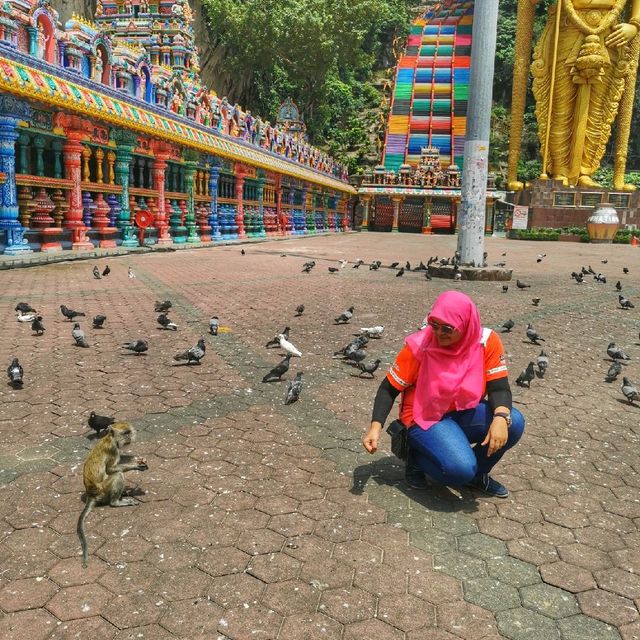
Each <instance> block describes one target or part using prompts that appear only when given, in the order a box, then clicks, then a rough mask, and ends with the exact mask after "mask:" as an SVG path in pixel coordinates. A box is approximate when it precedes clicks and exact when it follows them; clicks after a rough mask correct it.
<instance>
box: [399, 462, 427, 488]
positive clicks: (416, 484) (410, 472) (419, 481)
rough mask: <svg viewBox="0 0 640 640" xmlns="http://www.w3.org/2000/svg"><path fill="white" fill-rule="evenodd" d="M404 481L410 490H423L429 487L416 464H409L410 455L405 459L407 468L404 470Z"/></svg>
mask: <svg viewBox="0 0 640 640" xmlns="http://www.w3.org/2000/svg"><path fill="white" fill-rule="evenodd" d="M404 479H405V481H406V483H407V485H409V487H411V488H412V489H425V488H426V487H428V486H429V483H428V482H427V479H426V478H425V476H424V472H423V471H422V469H421V468H420V467H419V466H418V465H417V464H413V463H412V462H411V455H409V457H408V458H407V466H406V467H405V469H404Z"/></svg>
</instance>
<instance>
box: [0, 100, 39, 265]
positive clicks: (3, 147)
mask: <svg viewBox="0 0 640 640" xmlns="http://www.w3.org/2000/svg"><path fill="white" fill-rule="evenodd" d="M31 113H32V112H31V107H30V106H29V105H28V104H24V103H23V102H20V101H19V100H16V99H15V98H14V97H13V96H10V95H4V96H1V95H0V172H2V173H4V174H5V175H6V179H5V182H4V184H1V185H0V232H4V234H5V245H6V247H5V250H4V253H6V254H8V255H16V254H21V253H31V248H30V247H29V245H28V244H27V242H26V241H25V240H24V237H23V236H24V232H25V229H24V227H23V226H22V225H21V224H20V222H19V221H18V198H17V192H16V140H17V139H18V135H19V134H18V130H17V125H18V121H19V120H30V119H31Z"/></svg>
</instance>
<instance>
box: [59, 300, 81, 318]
mask: <svg viewBox="0 0 640 640" xmlns="http://www.w3.org/2000/svg"><path fill="white" fill-rule="evenodd" d="M60 311H61V312H62V315H63V316H64V317H65V318H67V320H71V321H72V322H73V319H74V318H79V317H81V316H82V317H84V315H85V314H84V313H82V311H74V310H73V309H69V307H65V306H64V305H63V304H61V305H60Z"/></svg>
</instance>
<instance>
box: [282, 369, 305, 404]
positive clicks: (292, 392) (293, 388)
mask: <svg viewBox="0 0 640 640" xmlns="http://www.w3.org/2000/svg"><path fill="white" fill-rule="evenodd" d="M301 391H302V371H298V373H296V377H295V378H294V379H293V380H292V381H291V382H290V383H289V388H288V389H287V397H286V399H285V401H284V403H285V404H293V403H294V402H296V401H297V400H298V398H299V397H300V392H301Z"/></svg>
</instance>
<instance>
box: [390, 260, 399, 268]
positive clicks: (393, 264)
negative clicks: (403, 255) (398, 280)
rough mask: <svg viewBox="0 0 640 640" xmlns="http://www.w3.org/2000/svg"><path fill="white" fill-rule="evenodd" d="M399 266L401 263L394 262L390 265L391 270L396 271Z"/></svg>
mask: <svg viewBox="0 0 640 640" xmlns="http://www.w3.org/2000/svg"><path fill="white" fill-rule="evenodd" d="M399 264H400V263H399V262H392V263H391V264H390V265H389V269H395V268H396V267H397V266H398V265H399Z"/></svg>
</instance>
